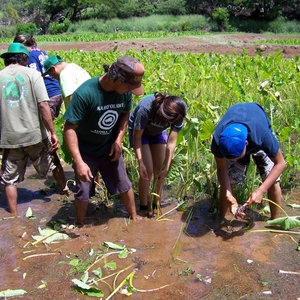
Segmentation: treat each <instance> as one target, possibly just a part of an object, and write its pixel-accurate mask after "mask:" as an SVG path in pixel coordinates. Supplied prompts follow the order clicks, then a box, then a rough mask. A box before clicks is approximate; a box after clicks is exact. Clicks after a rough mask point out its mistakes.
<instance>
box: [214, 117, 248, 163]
mask: <svg viewBox="0 0 300 300" xmlns="http://www.w3.org/2000/svg"><path fill="white" fill-rule="evenodd" d="M247 137H248V129H247V127H246V126H245V125H243V124H239V123H233V124H230V125H229V126H227V127H226V128H225V130H224V131H223V132H222V133H221V135H220V140H219V147H220V150H221V152H222V154H223V155H224V156H225V157H239V156H241V155H242V153H243V151H244V149H245V146H246V140H247Z"/></svg>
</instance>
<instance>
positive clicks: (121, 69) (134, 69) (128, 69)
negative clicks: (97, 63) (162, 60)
mask: <svg viewBox="0 0 300 300" xmlns="http://www.w3.org/2000/svg"><path fill="white" fill-rule="evenodd" d="M113 65H114V67H115V70H116V72H118V73H119V74H120V75H121V76H122V77H123V78H124V79H125V81H126V84H127V85H128V87H129V88H130V91H131V92H132V93H133V94H135V95H137V96H139V95H142V94H143V93H144V88H143V86H142V79H143V76H144V72H145V69H144V66H143V64H142V63H140V62H139V61H138V60H136V59H135V58H133V57H130V56H122V57H120V58H119V59H118V60H117V61H116V62H115V63H114V64H113Z"/></svg>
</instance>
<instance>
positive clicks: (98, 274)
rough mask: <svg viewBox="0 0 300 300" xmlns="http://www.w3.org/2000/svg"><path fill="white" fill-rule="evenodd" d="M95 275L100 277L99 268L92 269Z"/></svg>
mask: <svg viewBox="0 0 300 300" xmlns="http://www.w3.org/2000/svg"><path fill="white" fill-rule="evenodd" d="M92 272H93V273H94V274H95V275H96V276H98V277H99V278H102V270H101V268H97V269H96V270H93V271H92Z"/></svg>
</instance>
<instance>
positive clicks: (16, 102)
mask: <svg viewBox="0 0 300 300" xmlns="http://www.w3.org/2000/svg"><path fill="white" fill-rule="evenodd" d="M0 83H1V84H0V99H1V118H0V125H1V144H0V145H1V148H8V149H10V148H19V147H26V146H31V145H35V144H37V143H39V142H41V140H42V139H45V138H46V137H47V130H46V128H45V126H44V124H43V123H42V122H41V117H40V112H39V108H38V103H39V102H42V101H49V97H48V94H47V90H46V87H45V83H44V79H43V77H42V76H41V73H40V72H38V71H37V70H33V69H30V68H28V67H24V66H20V65H11V66H7V67H6V68H4V69H3V70H2V71H0Z"/></svg>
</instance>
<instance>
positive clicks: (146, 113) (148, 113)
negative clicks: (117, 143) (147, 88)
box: [128, 94, 183, 136]
mask: <svg viewBox="0 0 300 300" xmlns="http://www.w3.org/2000/svg"><path fill="white" fill-rule="evenodd" d="M154 100H155V97H154V95H153V94H150V95H148V96H146V97H145V98H143V99H142V100H141V101H140V102H139V103H138V104H137V106H136V107H135V108H134V110H133V111H132V112H131V114H130V117H129V123H128V129H129V130H130V131H133V129H134V128H135V129H137V130H144V132H143V135H145V136H155V135H158V134H160V133H162V132H163V131H165V130H166V129H167V128H169V127H171V130H173V131H176V132H179V131H180V130H181V129H182V127H183V120H182V121H180V122H179V123H174V124H172V125H171V126H170V124H169V123H168V122H166V121H165V120H162V119H160V118H158V116H157V115H156V114H155V113H154V112H153V110H152V103H153V101H154Z"/></svg>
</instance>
